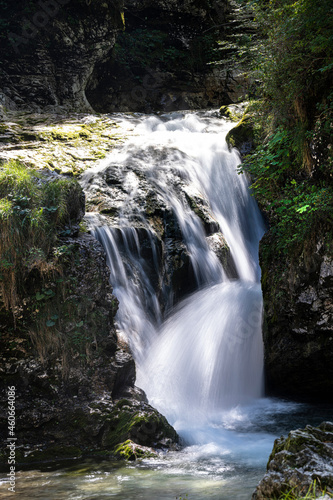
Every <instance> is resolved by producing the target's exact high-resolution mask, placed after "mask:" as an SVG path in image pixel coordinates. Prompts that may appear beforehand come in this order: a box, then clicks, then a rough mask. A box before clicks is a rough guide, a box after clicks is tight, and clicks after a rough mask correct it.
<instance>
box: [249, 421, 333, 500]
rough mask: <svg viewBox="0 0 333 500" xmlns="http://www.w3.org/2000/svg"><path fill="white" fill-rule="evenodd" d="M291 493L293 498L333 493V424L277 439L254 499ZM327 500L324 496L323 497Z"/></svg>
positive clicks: (302, 430) (330, 494) (322, 425)
mask: <svg viewBox="0 0 333 500" xmlns="http://www.w3.org/2000/svg"><path fill="white" fill-rule="evenodd" d="M291 490H292V493H293V498H294V496H295V498H296V497H302V498H303V497H305V496H306V494H307V493H309V492H310V493H311V498H315V497H320V498H322V497H321V495H324V494H325V493H328V494H329V496H328V495H327V497H328V498H331V496H332V493H333V423H331V422H323V423H322V424H320V425H319V427H311V426H310V425H307V426H306V428H305V429H297V430H294V431H291V432H290V433H289V435H288V436H287V437H286V438H285V437H283V436H282V437H281V438H279V439H276V440H275V442H274V447H273V451H272V453H271V455H270V457H269V460H268V464H267V472H266V474H265V476H264V477H263V479H262V480H261V481H260V483H259V484H258V486H257V488H256V490H255V492H254V493H253V496H252V500H266V499H269V498H272V499H273V498H280V495H283V494H286V493H288V492H290V491H291ZM306 498H308V497H307V496H306ZM324 498H325V496H324Z"/></svg>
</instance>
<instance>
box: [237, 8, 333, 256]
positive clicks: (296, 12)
mask: <svg viewBox="0 0 333 500" xmlns="http://www.w3.org/2000/svg"><path fill="white" fill-rule="evenodd" d="M250 4H251V6H252V8H253V9H254V12H255V14H256V22H257V23H258V25H259V29H260V31H261V36H262V42H261V43H258V46H257V56H256V60H255V63H256V68H255V71H254V73H253V77H254V78H257V79H259V80H260V82H261V85H260V87H259V97H260V100H258V101H257V102H256V103H255V105H254V106H253V112H254V115H255V120H256V122H257V130H256V132H255V133H256V144H259V145H258V146H257V148H256V149H255V151H254V152H253V153H252V154H251V155H249V156H248V157H247V158H246V159H245V162H244V166H243V167H242V171H244V170H246V171H248V172H249V173H250V174H251V176H252V179H253V185H252V189H253V191H254V193H255V195H256V197H257V199H258V201H259V204H260V205H261V207H262V208H263V209H264V210H265V211H266V213H267V215H268V217H269V221H270V224H271V233H272V234H275V235H276V238H275V240H274V241H275V242H276V248H274V250H273V249H272V251H274V252H276V251H277V253H281V254H283V255H284V256H289V257H292V256H296V255H299V254H300V252H302V249H304V245H305V242H308V241H310V240H311V239H312V240H313V239H314V238H315V237H316V236H318V235H319V234H321V233H325V232H327V228H329V227H331V225H332V222H333V220H332V219H333V189H332V175H333V170H332V166H333V153H332V126H333V93H332V91H331V79H332V68H333V63H332V56H333V24H332V20H333V16H332V6H331V5H330V3H329V2H321V1H320V0H296V1H294V0H270V1H269V2H261V1H259V0H252V1H251V2H250Z"/></svg>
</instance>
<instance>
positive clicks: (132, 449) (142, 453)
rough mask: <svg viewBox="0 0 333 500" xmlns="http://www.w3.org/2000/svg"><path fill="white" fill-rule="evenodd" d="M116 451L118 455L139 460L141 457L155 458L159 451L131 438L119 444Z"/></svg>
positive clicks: (126, 458)
mask: <svg viewBox="0 0 333 500" xmlns="http://www.w3.org/2000/svg"><path fill="white" fill-rule="evenodd" d="M114 453H115V455H116V456H117V457H119V458H124V459H125V460H138V459H139V458H154V457H156V456H157V453H156V452H155V451H154V450H153V449H152V448H148V447H147V446H140V445H138V444H136V443H134V442H133V441H131V440H130V439H127V441H125V442H124V443H120V444H118V445H117V446H116V447H115V449H114Z"/></svg>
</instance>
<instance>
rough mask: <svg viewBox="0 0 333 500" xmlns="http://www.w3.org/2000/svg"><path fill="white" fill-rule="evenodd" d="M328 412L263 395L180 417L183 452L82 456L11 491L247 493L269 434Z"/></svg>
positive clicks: (44, 494) (24, 495) (51, 498)
mask: <svg viewBox="0 0 333 500" xmlns="http://www.w3.org/2000/svg"><path fill="white" fill-rule="evenodd" d="M332 416H333V409H332V408H331V407H329V406H327V407H325V406H323V405H321V406H312V405H306V404H299V403H294V402H288V401H283V400H279V399H269V398H263V399H260V400H257V401H256V402H253V403H252V404H251V405H249V406H243V407H236V408H233V409H232V410H229V411H228V412H224V413H223V414H220V415H216V416H215V419H214V418H213V419H211V421H210V423H209V424H206V425H204V424H201V425H200V426H197V427H195V426H194V425H193V426H192V428H189V427H187V428H184V427H183V428H182V423H181V422H180V421H179V422H178V423H176V428H177V429H178V431H179V432H180V433H181V434H182V435H183V437H185V438H186V437H188V439H189V440H192V441H194V440H195V441H196V442H197V444H190V443H189V444H188V446H186V447H185V448H184V449H183V450H181V451H177V452H168V453H165V454H160V455H159V456H158V457H157V458H152V459H144V460H140V461H137V462H132V463H125V462H116V461H109V460H104V461H99V462H98V461H95V460H85V461H77V462H72V463H71V464H69V465H68V464H67V466H64V465H61V464H57V463H49V464H46V463H45V464H43V465H42V466H41V467H40V466H39V468H38V469H36V470H26V471H19V472H18V473H17V476H16V495H18V497H19V498H20V500H29V499H39V500H64V499H70V500H97V499H117V500H176V499H178V500H180V499H182V500H185V499H188V500H206V499H207V500H208V499H209V500H231V499H233V500H250V499H251V495H252V492H253V490H254V489H255V487H256V485H257V484H258V482H259V481H260V479H261V478H262V476H263V475H264V473H265V469H266V463H267V460H268V457H269V455H270V452H271V450H272V447H273V442H274V439H275V438H276V437H279V436H280V435H281V434H284V435H286V434H287V433H288V432H289V430H291V429H294V428H297V427H304V426H305V425H307V424H312V425H318V424H319V423H320V422H322V421H323V420H328V419H331V420H332ZM184 425H185V424H184ZM186 425H188V424H186ZM18 469H19V467H18ZM0 486H1V488H0V490H1V491H2V494H0V498H4V499H7V498H8V499H9V498H13V495H12V494H11V493H10V492H8V494H6V493H5V492H6V491H7V487H8V482H7V479H6V474H1V476H0ZM186 495H187V496H186Z"/></svg>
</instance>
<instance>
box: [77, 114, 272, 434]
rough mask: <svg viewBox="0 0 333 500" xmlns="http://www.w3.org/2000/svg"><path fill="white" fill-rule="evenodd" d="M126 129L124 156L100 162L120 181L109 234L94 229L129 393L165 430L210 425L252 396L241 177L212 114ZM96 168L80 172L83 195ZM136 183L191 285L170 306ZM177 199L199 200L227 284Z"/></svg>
mask: <svg viewBox="0 0 333 500" xmlns="http://www.w3.org/2000/svg"><path fill="white" fill-rule="evenodd" d="M135 121H136V127H135V130H134V132H135V134H134V135H133V136H132V137H131V139H129V141H128V144H127V146H126V147H125V148H124V151H123V152H122V154H121V155H120V156H119V155H118V157H117V158H116V160H115V159H113V158H109V159H108V162H109V163H108V164H107V165H106V166H108V165H111V164H112V165H115V164H116V170H117V181H115V182H117V183H119V182H121V183H122V189H123V193H124V194H123V195H122V196H123V198H122V200H121V203H119V207H118V214H117V216H116V217H115V218H114V220H113V224H112V227H110V226H107V225H103V224H102V225H99V227H98V226H96V225H95V227H94V229H93V233H94V235H95V236H96V238H97V239H98V240H99V241H100V242H101V243H102V244H103V246H104V248H105V250H106V253H107V263H108V265H109V267H110V271H111V278H110V281H111V284H112V286H113V289H114V293H115V295H116V296H117V297H118V299H119V304H120V305H119V311H118V313H117V317H116V320H117V327H118V330H119V332H120V335H123V336H124V338H126V340H127V341H128V342H129V344H130V346H131V349H132V351H133V353H134V357H135V360H136V365H137V385H138V386H140V387H142V388H143V389H144V390H145V392H146V393H147V396H148V398H149V401H150V402H151V403H152V404H153V405H154V406H155V407H156V408H157V409H158V410H160V411H161V412H162V413H163V414H164V415H166V417H167V418H168V419H169V421H170V423H172V424H173V425H176V424H177V422H179V421H183V422H184V421H185V422H187V423H188V424H189V422H191V421H194V420H195V421H196V422H198V421H199V420H200V421H201V420H202V421H207V419H208V420H211V421H212V420H214V418H216V415H218V414H219V412H221V411H224V410H226V409H230V408H231V407H235V406H237V405H239V404H246V403H247V402H248V401H249V400H250V399H252V398H258V397H260V396H261V395H262V391H263V382H262V377H263V348H262V339H261V316H262V297H261V289H260V284H259V281H260V270H259V265H258V245H259V240H260V238H261V237H262V235H263V233H264V230H265V228H264V223H263V221H262V218H261V215H260V212H259V210H258V207H257V205H256V202H255V200H254V199H253V197H252V196H251V193H250V191H249V183H248V180H247V178H246V176H245V175H238V173H237V166H238V164H239V163H240V159H239V155H238V153H237V151H236V150H233V151H229V149H228V147H227V144H226V142H225V135H226V133H227V131H228V125H227V124H226V122H225V121H223V120H222V119H220V118H219V117H218V116H216V115H214V113H212V112H206V113H205V112H200V113H172V114H168V115H161V116H159V117H157V116H148V117H146V116H137V117H136V118H135ZM106 166H105V165H104V166H103V168H101V167H100V168H99V169H97V170H96V169H95V170H93V171H87V172H86V174H85V175H84V176H83V179H82V185H83V187H84V188H85V190H86V191H89V189H92V186H95V187H96V183H97V184H98V180H97V177H98V176H99V175H101V174H102V173H103V171H104V170H103V169H105V168H106ZM112 182H114V181H112ZM143 185H144V186H146V188H147V189H149V190H151V191H152V192H153V193H154V195H155V196H157V197H158V199H160V200H163V204H164V206H166V207H168V209H169V210H170V211H171V212H172V213H173V215H174V217H175V219H176V220H177V223H178V227H179V229H180V232H181V236H182V240H183V243H184V245H185V247H186V251H187V253H188V255H189V259H190V263H191V269H192V271H193V276H194V282H195V287H194V288H195V289H194V290H192V292H193V293H192V294H191V295H189V296H188V297H186V298H185V299H184V300H183V301H182V302H181V303H180V304H176V305H175V304H174V296H173V292H174V291H173V289H172V287H171V286H170V283H168V282H167V280H164V278H165V273H164V274H163V270H162V268H161V262H160V257H159V256H160V254H161V252H165V253H166V255H168V245H172V242H171V243H170V241H169V240H168V239H166V240H165V241H163V242H161V241H159V238H158V237H157V236H156V234H155V233H154V229H153V228H152V225H151V221H150V220H149V217H147V214H146V213H145V212H144V210H142V208H141V203H140V201H138V200H140V199H141V198H144V197H145V196H146V193H144V192H141V191H142V189H143V188H142V186H143ZM188 193H195V196H197V199H201V198H202V199H203V200H206V201H207V204H208V207H209V211H210V215H211V218H212V220H213V222H214V224H216V226H217V227H218V230H219V231H220V233H222V234H223V236H224V238H225V240H226V242H227V244H228V246H229V249H230V258H231V259H232V262H233V266H234V275H233V279H230V278H229V277H228V276H229V275H230V273H228V271H227V269H225V268H224V267H223V265H222V264H221V261H220V260H219V259H218V257H217V255H216V254H215V253H214V251H213V250H212V249H211V247H210V245H209V244H208V241H207V234H206V233H205V230H204V227H203V224H202V220H201V219H200V218H199V216H198V215H197V214H196V213H195V211H193V210H192V209H191V206H190V204H189V202H188V196H189V195H188ZM140 196H141V198H140ZM147 242H148V243H147ZM143 243H144V245H143ZM147 248H148V250H149V251H148V250H147ZM147 252H148V254H147ZM165 260H166V261H167V258H166V259H165ZM163 265H164V264H163ZM156 276H158V277H159V278H158V279H157V278H156ZM163 276H164V278H163ZM163 280H164V281H165V282H164V281H163ZM157 281H159V283H158V284H157ZM176 428H177V425H176Z"/></svg>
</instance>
